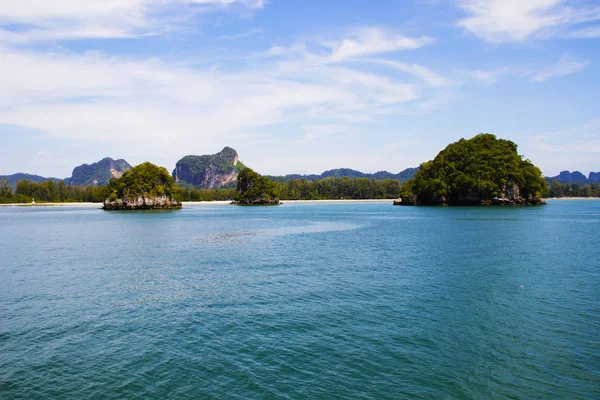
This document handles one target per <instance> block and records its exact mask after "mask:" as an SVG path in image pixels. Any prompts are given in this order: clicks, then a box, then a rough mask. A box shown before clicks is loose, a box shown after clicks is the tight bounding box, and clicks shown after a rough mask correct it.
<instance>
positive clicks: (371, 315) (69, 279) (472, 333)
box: [0, 201, 600, 400]
mask: <svg viewBox="0 0 600 400" xmlns="http://www.w3.org/2000/svg"><path fill="white" fill-rule="evenodd" d="M0 398H1V399H7V400H8V399H11V400H12V399H25V398H28V399H336V398H339V399H342V398H344V399H528V398H535V399H599V398H600V201H549V204H548V205H547V206H538V207H515V208H510V207H507V208H470V207H465V208H452V207H433V208H426V207H425V208H421V207H394V206H392V205H391V203H366V204H364V203H360V204H359V203H343V204H324V203H319V204H313V203H310V204H307V203H301V204H297V203H294V204H292V203H290V204H285V205H283V206H281V207H264V208H261V207H256V208H252V207H250V208H249V207H235V206H228V205H188V206H186V207H185V208H184V209H182V210H180V211H168V212H105V211H102V210H100V209H97V208H95V207H0Z"/></svg>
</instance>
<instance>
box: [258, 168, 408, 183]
mask: <svg viewBox="0 0 600 400" xmlns="http://www.w3.org/2000/svg"><path fill="white" fill-rule="evenodd" d="M418 170H419V168H407V169H405V170H404V171H401V172H399V173H397V174H393V173H391V172H388V171H379V172H375V173H374V174H367V173H364V172H360V171H357V170H355V169H350V168H338V169H330V170H328V171H325V172H323V173H322V174H320V175H316V174H311V175H299V174H290V175H284V176H273V175H267V178H269V179H270V180H272V181H277V182H286V181H289V180H292V179H306V180H307V181H316V180H320V179H325V178H343V177H347V178H351V179H353V178H369V179H377V180H384V179H398V180H399V181H400V182H405V181H406V180H408V179H410V178H412V177H414V176H415V174H416V173H417V171H418Z"/></svg>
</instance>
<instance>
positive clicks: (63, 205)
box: [0, 202, 102, 207]
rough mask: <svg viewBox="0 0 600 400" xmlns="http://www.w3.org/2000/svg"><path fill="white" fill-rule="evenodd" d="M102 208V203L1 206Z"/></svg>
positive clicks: (10, 204) (0, 205)
mask: <svg viewBox="0 0 600 400" xmlns="http://www.w3.org/2000/svg"><path fill="white" fill-rule="evenodd" d="M3 206H4V207H92V206H98V207H101V206H102V203H87V202H86V203H35V204H31V203H8V204H0V207H3Z"/></svg>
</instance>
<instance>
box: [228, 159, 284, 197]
mask: <svg viewBox="0 0 600 400" xmlns="http://www.w3.org/2000/svg"><path fill="white" fill-rule="evenodd" d="M234 199H235V201H236V203H238V204H245V205H250V204H279V193H278V192H277V186H276V184H275V183H274V182H271V181H270V180H269V179H267V178H266V177H264V176H261V175H259V174H258V173H256V172H254V171H253V170H252V169H250V168H244V169H242V170H241V171H240V173H239V175H238V178H237V194H236V195H235V198H234Z"/></svg>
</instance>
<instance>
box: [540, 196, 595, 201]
mask: <svg viewBox="0 0 600 400" xmlns="http://www.w3.org/2000/svg"><path fill="white" fill-rule="evenodd" d="M544 200H546V201H554V200H560V201H564V200H600V197H550V198H549V199H544Z"/></svg>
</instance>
